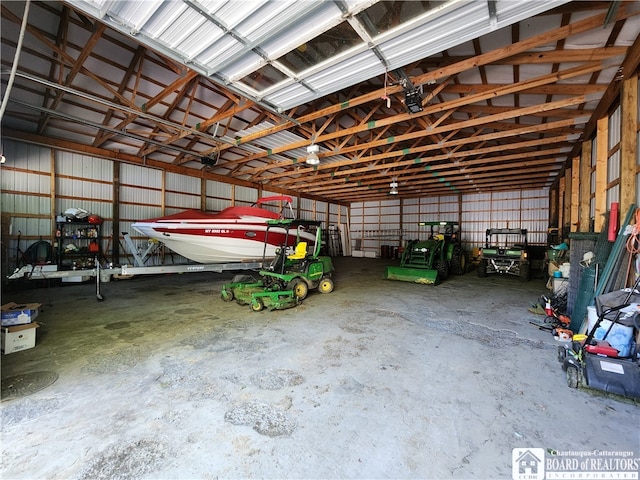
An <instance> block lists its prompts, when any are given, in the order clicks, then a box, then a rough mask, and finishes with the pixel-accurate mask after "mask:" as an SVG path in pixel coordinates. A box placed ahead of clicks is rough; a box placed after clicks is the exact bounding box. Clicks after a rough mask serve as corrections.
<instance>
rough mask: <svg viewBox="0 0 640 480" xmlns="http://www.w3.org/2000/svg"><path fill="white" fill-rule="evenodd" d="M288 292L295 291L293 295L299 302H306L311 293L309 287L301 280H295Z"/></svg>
mask: <svg viewBox="0 0 640 480" xmlns="http://www.w3.org/2000/svg"><path fill="white" fill-rule="evenodd" d="M287 289H288V290H293V294H294V295H295V296H296V298H297V299H298V300H304V299H305V298H307V294H308V293H309V286H308V285H307V283H306V282H305V281H304V280H302V279H301V278H294V279H293V280H291V281H290V282H289V284H288V285H287Z"/></svg>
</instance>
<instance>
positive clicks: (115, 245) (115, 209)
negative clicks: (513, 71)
mask: <svg viewBox="0 0 640 480" xmlns="http://www.w3.org/2000/svg"><path fill="white" fill-rule="evenodd" d="M120 166H121V165H120V162H113V203H112V204H111V218H112V220H113V222H112V225H113V229H112V231H111V245H112V253H111V261H112V262H113V264H114V265H120ZM108 233H109V232H102V236H103V238H104V236H105V234H108ZM100 249H101V250H102V246H100ZM104 254H105V255H106V254H107V252H104Z"/></svg>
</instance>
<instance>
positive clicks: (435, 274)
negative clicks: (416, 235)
mask: <svg viewBox="0 0 640 480" xmlns="http://www.w3.org/2000/svg"><path fill="white" fill-rule="evenodd" d="M419 225H420V226H422V227H424V226H427V227H430V235H429V238H428V239H427V240H410V241H408V242H407V244H406V245H405V247H404V251H403V252H402V257H401V258H400V266H399V267H398V266H389V267H387V268H386V270H385V274H384V278H386V279H388V280H399V281H402V282H413V283H422V284H425V285H437V284H439V283H440V282H441V281H442V280H446V279H447V278H448V277H449V274H450V273H452V274H454V275H462V274H463V273H465V271H466V267H467V264H466V255H465V252H464V249H463V248H462V244H461V242H460V225H459V223H458V222H445V221H439V222H420V223H419Z"/></svg>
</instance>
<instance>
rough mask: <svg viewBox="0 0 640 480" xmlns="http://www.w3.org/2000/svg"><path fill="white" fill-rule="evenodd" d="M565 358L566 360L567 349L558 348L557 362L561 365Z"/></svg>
mask: <svg viewBox="0 0 640 480" xmlns="http://www.w3.org/2000/svg"><path fill="white" fill-rule="evenodd" d="M565 358H567V349H566V348H565V347H558V361H559V362H560V363H562V362H564V359H565Z"/></svg>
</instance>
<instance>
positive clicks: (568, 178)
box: [563, 168, 573, 234]
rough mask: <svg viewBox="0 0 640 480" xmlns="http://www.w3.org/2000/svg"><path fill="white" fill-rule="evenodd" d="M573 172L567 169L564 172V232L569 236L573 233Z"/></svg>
mask: <svg viewBox="0 0 640 480" xmlns="http://www.w3.org/2000/svg"><path fill="white" fill-rule="evenodd" d="M572 172H573V170H572V169H571V168H567V169H566V170H565V172H564V214H563V218H564V229H563V232H565V233H567V234H569V232H570V231H571V199H572V198H573V195H572V191H571V187H572V186H573V182H572V178H573V175H572Z"/></svg>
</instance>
